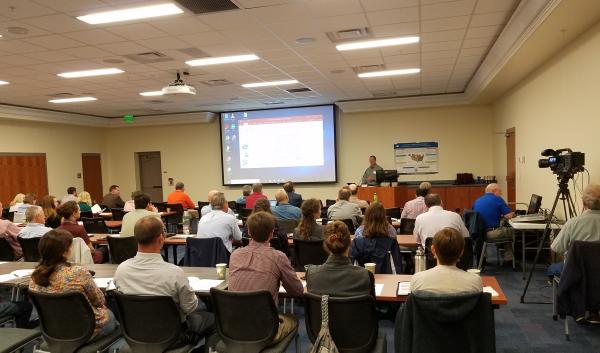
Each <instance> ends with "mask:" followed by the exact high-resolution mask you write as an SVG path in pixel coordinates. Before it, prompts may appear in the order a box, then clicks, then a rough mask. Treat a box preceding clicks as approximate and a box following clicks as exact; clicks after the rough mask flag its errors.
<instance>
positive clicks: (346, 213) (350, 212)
mask: <svg viewBox="0 0 600 353" xmlns="http://www.w3.org/2000/svg"><path fill="white" fill-rule="evenodd" d="M348 200H350V190H349V189H345V188H341V189H340V191H339V192H338V198H337V202H336V203H334V204H333V205H331V206H329V208H328V209H327V218H329V219H330V220H342V219H351V220H352V223H354V226H355V227H356V226H358V225H359V220H360V218H361V216H362V212H361V211H360V208H359V207H358V205H357V204H355V203H352V202H350V201H348Z"/></svg>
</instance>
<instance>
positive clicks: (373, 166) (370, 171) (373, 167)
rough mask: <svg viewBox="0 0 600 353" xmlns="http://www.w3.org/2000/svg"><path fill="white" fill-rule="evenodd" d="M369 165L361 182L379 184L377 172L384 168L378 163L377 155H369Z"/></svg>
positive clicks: (363, 183)
mask: <svg viewBox="0 0 600 353" xmlns="http://www.w3.org/2000/svg"><path fill="white" fill-rule="evenodd" d="M369 164H370V165H369V167H368V168H367V169H365V172H364V174H363V176H362V180H361V182H360V184H361V185H365V184H366V185H371V186H374V185H377V179H376V178H375V172H376V171H377V170H383V168H381V167H380V166H379V165H378V164H377V157H375V156H369Z"/></svg>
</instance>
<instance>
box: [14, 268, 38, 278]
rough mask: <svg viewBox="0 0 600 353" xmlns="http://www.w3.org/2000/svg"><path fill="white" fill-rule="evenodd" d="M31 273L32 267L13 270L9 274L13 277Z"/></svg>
mask: <svg viewBox="0 0 600 353" xmlns="http://www.w3.org/2000/svg"><path fill="white" fill-rule="evenodd" d="M32 273H33V269H31V270H14V271H12V272H11V273H10V274H11V275H13V276H15V277H28V276H31V274H32Z"/></svg>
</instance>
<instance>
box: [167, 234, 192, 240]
mask: <svg viewBox="0 0 600 353" xmlns="http://www.w3.org/2000/svg"><path fill="white" fill-rule="evenodd" d="M195 236H196V234H176V235H174V236H172V237H171V239H185V238H190V237H191V238H194V237H195Z"/></svg>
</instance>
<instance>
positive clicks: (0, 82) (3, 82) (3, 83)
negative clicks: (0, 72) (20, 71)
mask: <svg viewBox="0 0 600 353" xmlns="http://www.w3.org/2000/svg"><path fill="white" fill-rule="evenodd" d="M9 83H10V82H8V81H0V85H8V84H9Z"/></svg>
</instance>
